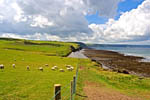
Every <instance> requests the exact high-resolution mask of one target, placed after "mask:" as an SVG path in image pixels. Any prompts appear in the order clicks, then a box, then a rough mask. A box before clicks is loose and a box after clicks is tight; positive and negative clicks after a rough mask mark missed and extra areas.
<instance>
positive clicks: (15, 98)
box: [0, 39, 78, 100]
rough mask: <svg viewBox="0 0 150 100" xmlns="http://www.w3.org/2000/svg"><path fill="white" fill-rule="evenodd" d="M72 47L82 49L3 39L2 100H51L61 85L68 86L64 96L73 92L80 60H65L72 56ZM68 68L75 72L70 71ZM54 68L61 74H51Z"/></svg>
mask: <svg viewBox="0 0 150 100" xmlns="http://www.w3.org/2000/svg"><path fill="white" fill-rule="evenodd" d="M71 45H72V46H74V48H77V47H78V45H77V44H75V43H64V42H49V41H29V40H28V41H27V40H15V39H0V64H3V65H4V69H0V100H50V99H51V97H52V96H53V94H54V90H53V88H54V87H53V86H54V84H57V83H59V84H61V85H62V88H63V86H66V85H68V87H67V88H65V89H64V90H62V92H63V91H66V90H67V91H69V86H70V81H71V80H72V78H73V75H75V72H76V66H77V63H78V59H74V58H67V57H63V56H66V55H67V54H68V53H69V52H71V49H70V46H71ZM12 64H15V68H13V66H12ZM45 64H48V66H45ZM66 65H72V66H73V67H74V70H73V71H68V70H67V69H66V67H65V66H66ZM27 66H29V67H30V70H29V71H28V70H27V68H26V67H27ZM53 66H58V70H55V71H53V70H51V68H52V67H53ZM39 67H43V71H40V70H38V68H39ZM60 68H62V69H64V70H65V72H60V71H59V69H60ZM62 95H63V94H62Z"/></svg>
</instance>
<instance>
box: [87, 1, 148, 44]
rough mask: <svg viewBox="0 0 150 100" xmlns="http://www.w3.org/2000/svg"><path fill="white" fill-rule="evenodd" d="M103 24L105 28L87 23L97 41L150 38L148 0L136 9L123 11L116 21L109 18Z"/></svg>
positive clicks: (142, 39) (143, 39)
mask: <svg viewBox="0 0 150 100" xmlns="http://www.w3.org/2000/svg"><path fill="white" fill-rule="evenodd" d="M104 26H105V28H104V27H102V26H101V25H96V24H91V25H89V27H90V28H91V29H92V30H93V31H94V35H96V36H97V37H98V38H99V41H100V40H105V42H106V41H107V42H121V41H145V40H150V1H149V0H145V1H144V2H143V3H142V4H141V5H139V6H138V8H137V9H133V10H131V11H129V12H125V13H123V14H122V15H121V16H120V18H119V19H118V20H116V21H115V20H113V19H110V20H109V21H108V22H107V23H106V24H105V25H104ZM96 40H98V39H96Z"/></svg>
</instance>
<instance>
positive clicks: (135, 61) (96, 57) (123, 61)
mask: <svg viewBox="0 0 150 100" xmlns="http://www.w3.org/2000/svg"><path fill="white" fill-rule="evenodd" d="M83 53H84V55H85V56H87V57H88V58H89V59H91V60H92V61H95V62H97V63H98V64H100V65H101V66H102V67H103V68H104V69H106V70H111V71H115V72H118V73H125V74H132V75H138V76H142V77H150V62H144V61H143V60H144V59H145V58H144V57H139V56H134V55H126V54H122V53H119V52H116V51H108V50H96V49H92V48H89V49H87V48H86V49H84V52H83Z"/></svg>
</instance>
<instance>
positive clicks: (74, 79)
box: [73, 76, 76, 94]
mask: <svg viewBox="0 0 150 100" xmlns="http://www.w3.org/2000/svg"><path fill="white" fill-rule="evenodd" d="M75 88H76V76H73V94H74V93H75Z"/></svg>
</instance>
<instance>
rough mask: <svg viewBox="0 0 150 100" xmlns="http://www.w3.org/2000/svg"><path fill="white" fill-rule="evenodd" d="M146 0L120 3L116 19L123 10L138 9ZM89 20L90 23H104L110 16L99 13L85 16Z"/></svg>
mask: <svg viewBox="0 0 150 100" xmlns="http://www.w3.org/2000/svg"><path fill="white" fill-rule="evenodd" d="M143 1H144V0H125V1H123V2H120V3H119V4H118V9H117V15H116V16H115V18H114V19H115V20H117V19H118V18H119V17H120V15H121V13H122V12H126V11H130V10H132V9H136V8H137V7H138V5H140V4H141V3H142V2H143ZM85 17H86V19H87V20H88V22H89V24H92V23H96V24H104V23H106V22H107V21H108V19H109V18H107V17H101V16H99V15H98V13H96V14H93V15H87V16H85Z"/></svg>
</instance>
